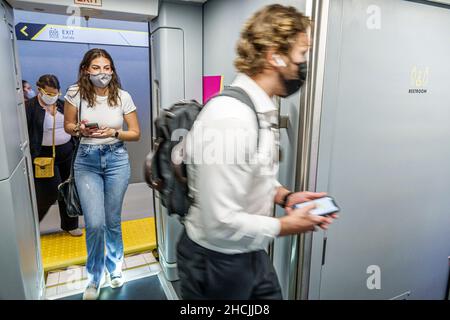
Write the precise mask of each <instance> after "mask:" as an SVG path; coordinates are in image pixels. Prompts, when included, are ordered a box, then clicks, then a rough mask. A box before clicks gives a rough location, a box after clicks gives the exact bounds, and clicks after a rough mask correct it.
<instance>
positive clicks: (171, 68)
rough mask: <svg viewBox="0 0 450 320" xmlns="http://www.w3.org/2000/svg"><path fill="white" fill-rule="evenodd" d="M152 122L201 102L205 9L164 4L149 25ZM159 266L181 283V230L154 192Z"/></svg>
mask: <svg viewBox="0 0 450 320" xmlns="http://www.w3.org/2000/svg"><path fill="white" fill-rule="evenodd" d="M150 30H151V37H150V41H151V49H152V56H151V69H152V101H153V107H152V114H153V120H154V119H155V118H156V117H157V116H158V114H159V113H160V111H161V110H163V109H167V108H169V107H170V106H171V105H172V104H174V103H175V102H178V101H179V100H182V99H187V100H190V99H195V100H197V101H199V102H201V101H202V58H203V56H202V6H201V5H198V4H197V5H196V4H184V3H171V2H162V3H161V7H160V11H159V15H158V18H156V19H155V20H153V21H152V23H151V24H150ZM154 199H155V201H154V207H155V217H156V230H157V241H158V253H159V262H160V263H161V267H162V270H163V272H164V275H165V277H166V278H167V279H168V280H169V281H175V280H178V273H177V268H176V267H177V265H176V244H177V242H178V238H179V236H180V233H181V230H182V226H181V224H180V222H179V220H178V217H177V216H169V215H168V214H167V209H166V208H165V207H164V206H163V205H162V204H161V202H160V201H159V195H158V192H155V196H154Z"/></svg>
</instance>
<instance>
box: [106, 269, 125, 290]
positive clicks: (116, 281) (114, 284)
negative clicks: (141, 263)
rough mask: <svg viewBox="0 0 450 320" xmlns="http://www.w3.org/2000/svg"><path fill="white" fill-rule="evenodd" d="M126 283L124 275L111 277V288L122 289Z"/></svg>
mask: <svg viewBox="0 0 450 320" xmlns="http://www.w3.org/2000/svg"><path fill="white" fill-rule="evenodd" d="M124 282H125V279H124V277H123V274H122V273H120V274H118V275H115V276H113V277H111V281H110V283H111V288H120V287H121V286H123V283H124Z"/></svg>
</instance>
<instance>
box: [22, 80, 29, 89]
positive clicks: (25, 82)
mask: <svg viewBox="0 0 450 320" xmlns="http://www.w3.org/2000/svg"><path fill="white" fill-rule="evenodd" d="M27 83H29V82H28V81H27V80H22V88H23V87H25V85H26V84H27Z"/></svg>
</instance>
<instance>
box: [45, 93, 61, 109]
mask: <svg viewBox="0 0 450 320" xmlns="http://www.w3.org/2000/svg"><path fill="white" fill-rule="evenodd" d="M58 98H59V95H56V96H54V97H50V96H48V95H46V94H43V93H42V92H41V100H42V102H44V103H45V104H46V105H48V106H51V105H53V104H55V103H56V101H58Z"/></svg>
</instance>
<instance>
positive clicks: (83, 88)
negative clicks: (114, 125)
mask: <svg viewBox="0 0 450 320" xmlns="http://www.w3.org/2000/svg"><path fill="white" fill-rule="evenodd" d="M100 57H103V58H106V59H108V60H109V62H110V63H111V70H112V71H113V74H112V79H111V81H110V82H109V84H108V104H109V105H110V106H117V105H118V100H119V99H120V97H119V89H121V85H120V79H119V76H118V75H117V72H116V67H115V66H114V61H113V59H112V58H111V55H110V54H109V53H108V52H107V51H106V50H103V49H98V48H95V49H91V50H89V51H88V52H86V54H85V55H84V57H83V60H82V61H81V63H80V68H79V70H78V81H77V84H78V91H79V92H80V95H81V99H84V100H86V101H87V102H88V103H89V107H93V106H94V105H95V90H94V85H93V84H92V82H91V81H90V80H89V74H88V73H87V70H88V69H89V66H90V65H91V63H92V61H93V60H94V59H97V58H100Z"/></svg>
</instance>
